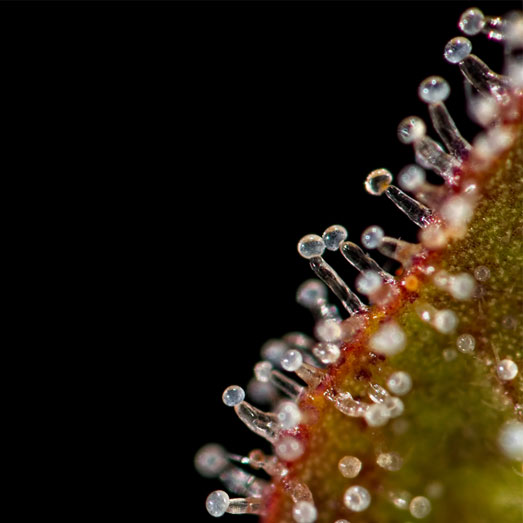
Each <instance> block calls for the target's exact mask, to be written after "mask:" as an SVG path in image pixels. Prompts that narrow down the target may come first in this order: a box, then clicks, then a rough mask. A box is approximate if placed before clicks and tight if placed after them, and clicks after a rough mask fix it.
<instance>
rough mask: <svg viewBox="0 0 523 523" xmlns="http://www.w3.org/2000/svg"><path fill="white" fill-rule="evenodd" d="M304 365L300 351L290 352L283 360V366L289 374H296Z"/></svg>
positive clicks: (292, 350)
mask: <svg viewBox="0 0 523 523" xmlns="http://www.w3.org/2000/svg"><path fill="white" fill-rule="evenodd" d="M302 364H303V356H302V355H301V352H300V351H298V350H294V349H291V350H288V351H287V352H286V353H285V355H284V356H283V358H282V360H281V366H282V367H283V368H284V369H285V370H286V371H289V372H294V371H295V370H297V369H299V368H300V367H301V366H302Z"/></svg>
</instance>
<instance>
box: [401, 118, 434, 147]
mask: <svg viewBox="0 0 523 523" xmlns="http://www.w3.org/2000/svg"><path fill="white" fill-rule="evenodd" d="M426 131H427V128H426V126H425V122H424V121H423V120H422V119H421V118H418V117H417V116H409V117H407V118H404V119H403V120H401V122H400V124H399V125H398V139H399V141H400V142H401V143H405V144H409V143H414V142H417V141H418V140H421V139H422V138H423V137H424V136H425V133H426Z"/></svg>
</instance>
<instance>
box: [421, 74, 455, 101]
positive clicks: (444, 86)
mask: <svg viewBox="0 0 523 523" xmlns="http://www.w3.org/2000/svg"><path fill="white" fill-rule="evenodd" d="M449 94H450V86H449V84H448V82H447V81H446V80H445V79H444V78H442V77H441V76H429V77H428V78H426V79H425V80H423V82H421V84H420V86H419V88H418V95H419V97H420V98H421V100H423V101H424V102H425V103H428V104H434V103H438V102H443V101H444V100H446V99H447V98H448V96H449Z"/></svg>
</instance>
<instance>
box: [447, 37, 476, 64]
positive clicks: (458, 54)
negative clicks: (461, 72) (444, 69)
mask: <svg viewBox="0 0 523 523" xmlns="http://www.w3.org/2000/svg"><path fill="white" fill-rule="evenodd" d="M471 51H472V44H471V43H470V40H469V39H468V38H465V37H463V36H457V37H456V38H453V39H452V40H450V41H449V42H448V43H447V45H446V46H445V52H444V53H443V56H444V57H445V60H447V62H450V63H451V64H457V63H459V62H461V61H463V60H464V59H465V58H466V57H467V56H468V55H469V54H470V53H471Z"/></svg>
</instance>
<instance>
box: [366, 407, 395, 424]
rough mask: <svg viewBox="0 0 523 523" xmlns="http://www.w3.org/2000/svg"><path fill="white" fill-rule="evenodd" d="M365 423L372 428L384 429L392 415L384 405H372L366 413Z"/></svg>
mask: <svg viewBox="0 0 523 523" xmlns="http://www.w3.org/2000/svg"><path fill="white" fill-rule="evenodd" d="M364 417H365V421H366V422H367V424H368V425H369V426H371V427H382V426H383V425H385V424H386V423H387V422H388V421H389V419H390V414H389V410H388V409H387V407H386V406H385V405H384V404H382V403H376V404H374V405H370V406H369V408H368V409H367V411H366V412H365V415H364Z"/></svg>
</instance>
